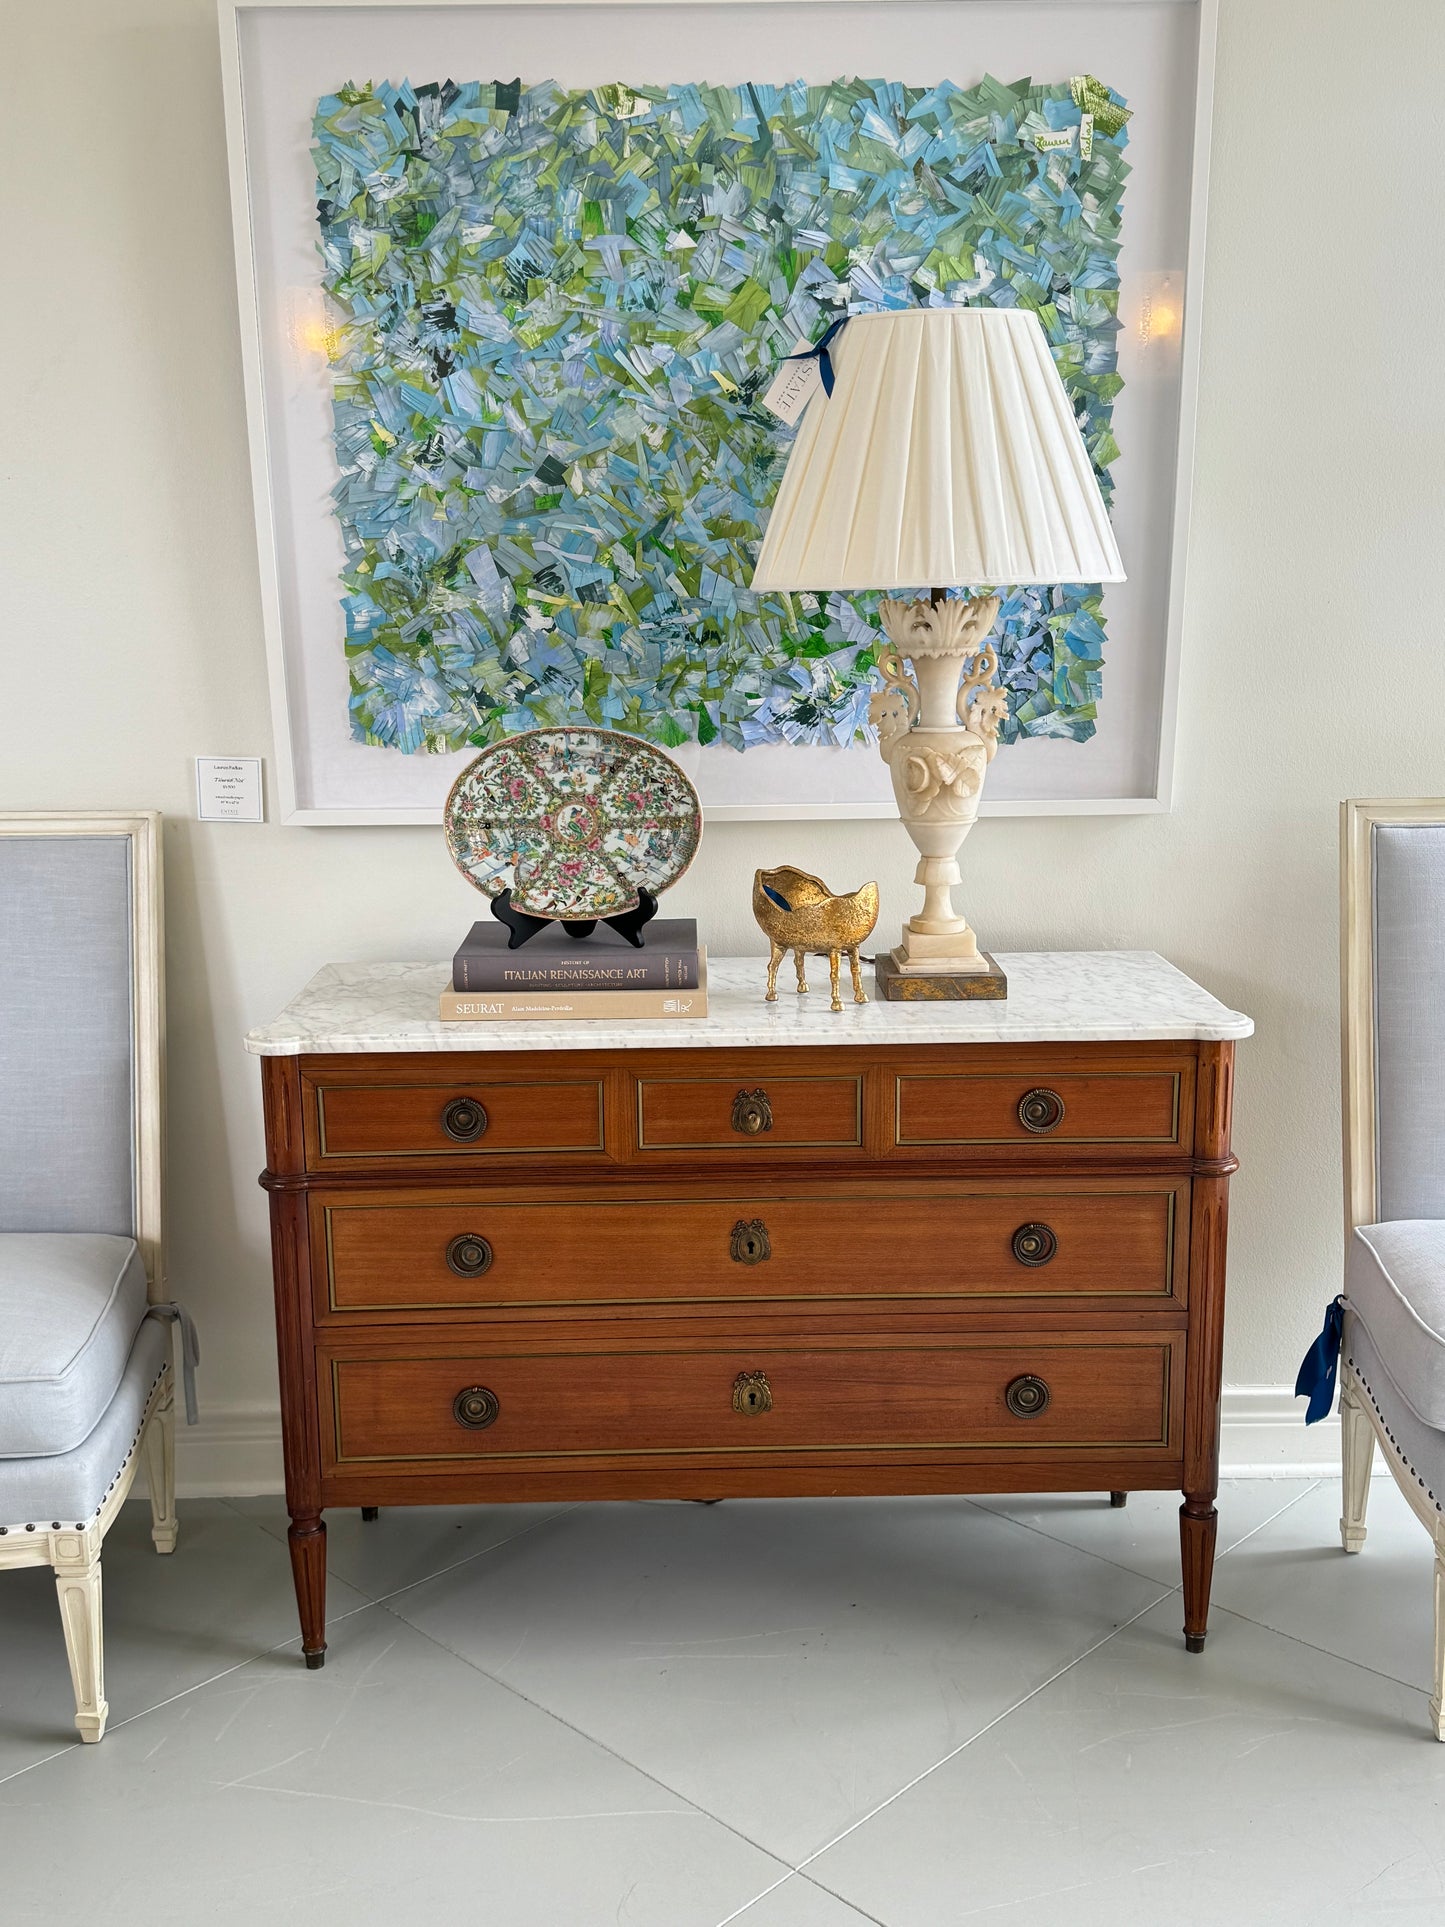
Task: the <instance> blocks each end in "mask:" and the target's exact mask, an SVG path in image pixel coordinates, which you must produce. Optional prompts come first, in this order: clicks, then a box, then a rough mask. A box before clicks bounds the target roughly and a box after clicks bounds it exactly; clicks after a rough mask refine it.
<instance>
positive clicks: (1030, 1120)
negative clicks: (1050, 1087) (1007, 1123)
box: [1019, 1090, 1064, 1135]
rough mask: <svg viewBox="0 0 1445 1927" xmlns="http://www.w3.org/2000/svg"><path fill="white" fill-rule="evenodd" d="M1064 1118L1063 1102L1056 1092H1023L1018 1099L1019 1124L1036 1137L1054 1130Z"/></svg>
mask: <svg viewBox="0 0 1445 1927" xmlns="http://www.w3.org/2000/svg"><path fill="white" fill-rule="evenodd" d="M1063 1116H1064V1100H1063V1099H1062V1098H1061V1097H1060V1096H1059V1094H1058V1092H1057V1091H1047V1090H1038V1091H1025V1092H1024V1094H1023V1096H1022V1097H1021V1098H1020V1099H1019V1123H1020V1124H1022V1125H1023V1127H1024V1129H1025V1130H1026V1131H1033V1132H1034V1133H1035V1134H1036V1135H1037V1134H1040V1133H1042V1132H1044V1131H1052V1130H1054V1129H1055V1128H1056V1127H1057V1126H1058V1125H1059V1124H1060V1123H1061V1122H1062V1121H1063Z"/></svg>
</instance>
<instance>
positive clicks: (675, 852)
mask: <svg viewBox="0 0 1445 1927" xmlns="http://www.w3.org/2000/svg"><path fill="white" fill-rule="evenodd" d="M442 822H443V825H444V826H445V829H446V838H447V848H448V849H449V850H450V851H451V853H452V861H453V862H454V863H455V864H456V866H457V868H458V869H459V870H460V871H461V872H462V874H463V876H465V877H466V879H467V880H468V882H469V883H474V884H475V885H476V886H477V888H478V889H479V890H484V891H485V892H486V894H487V895H488V896H489V897H495V896H499V895H500V894H501V892H502V891H503V890H508V889H509V890H510V891H511V893H512V895H511V902H512V905H513V907H514V908H515V909H518V910H522V911H525V912H526V913H527V915H529V916H533V917H554V918H559V919H563V920H565V921H567V922H584V921H586V920H587V919H589V918H594V917H615V916H619V915H621V914H622V913H623V912H625V911H628V910H634V909H636V907H637V902H638V896H637V892H638V890H639V888H641V889H646V890H650V891H651V892H652V893H653V895H654V896H658V895H660V894H661V892H662V891H664V890H665V889H667V888H668V886H669V885H670V884H673V883H676V882H677V879H678V878H679V877H680V876H681V875H682V873H683V871H684V870H685V869H686V868H687V866H688V864H689V863H691V862H692V859H693V857H694V856H695V855H696V854H697V846H698V844H699V842H700V841H701V839H702V805H701V803H699V801H698V796H697V791H696V790H695V789H694V788H693V786H692V784H691V783H690V782H689V781H688V780H687V778H686V776H684V775H683V773H682V771H681V770H680V769H679V768H678V766H677V764H676V763H674V762H673V760H672V758H671V757H670V756H665V755H664V754H663V753H662V751H661V750H660V749H655V748H654V747H653V746H652V744H651V743H645V742H643V741H642V740H641V739H640V738H639V737H636V736H623V735H621V734H620V733H619V732H618V731H617V730H613V729H529V730H526V731H525V732H524V733H523V734H522V735H520V736H508V737H507V738H506V739H505V741H503V742H500V743H493V744H492V746H491V748H490V749H484V750H483V751H482V753H481V755H480V756H479V757H477V759H476V761H475V762H473V763H468V765H467V767H466V768H465V769H464V770H463V771H462V773H461V775H460V776H459V777H458V778H457V780H456V782H455V783H453V785H452V788H451V794H450V795H449V796H448V797H447V801H446V809H445V810H444V811H443V814H442Z"/></svg>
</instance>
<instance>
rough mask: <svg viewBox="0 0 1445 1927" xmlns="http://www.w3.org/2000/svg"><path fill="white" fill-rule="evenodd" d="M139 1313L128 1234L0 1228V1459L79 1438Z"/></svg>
mask: <svg viewBox="0 0 1445 1927" xmlns="http://www.w3.org/2000/svg"><path fill="white" fill-rule="evenodd" d="M145 1314H146V1276H145V1267H144V1266H143V1265H142V1263H141V1260H140V1254H139V1252H138V1251H137V1250H136V1244H135V1240H134V1238H120V1237H113V1236H111V1235H109V1234H107V1233H101V1232H91V1231H10V1232H4V1233H0V1459H14V1458H49V1457H52V1456H54V1455H55V1454H57V1453H61V1452H71V1451H73V1450H74V1449H75V1447H76V1446H77V1445H81V1444H83V1443H84V1441H85V1440H86V1439H87V1438H88V1437H89V1436H90V1434H91V1433H92V1432H93V1431H94V1429H95V1427H96V1425H97V1424H98V1423H99V1421H100V1418H101V1415H102V1413H104V1411H105V1410H106V1408H107V1406H109V1404H110V1402H111V1400H112V1399H113V1398H114V1397H115V1394H116V1388H117V1387H118V1386H119V1384H120V1381H121V1375H122V1373H123V1372H124V1371H125V1365H126V1360H127V1359H128V1358H129V1357H130V1351H131V1346H132V1345H133V1344H134V1342H135V1335H136V1331H137V1328H138V1327H139V1325H140V1322H141V1320H142V1319H143V1318H144V1317H145Z"/></svg>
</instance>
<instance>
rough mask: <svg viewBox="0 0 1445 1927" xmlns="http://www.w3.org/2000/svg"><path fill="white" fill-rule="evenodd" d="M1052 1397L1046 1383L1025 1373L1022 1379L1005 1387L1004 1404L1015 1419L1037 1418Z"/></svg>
mask: <svg viewBox="0 0 1445 1927" xmlns="http://www.w3.org/2000/svg"><path fill="white" fill-rule="evenodd" d="M1050 1397H1051V1394H1050V1392H1049V1388H1048V1386H1047V1385H1045V1383H1044V1381H1043V1380H1042V1379H1041V1378H1035V1376H1034V1374H1033V1373H1032V1372H1025V1373H1024V1374H1023V1376H1022V1377H1021V1378H1015V1379H1011V1380H1010V1381H1009V1383H1008V1384H1007V1385H1006V1386H1005V1387H1004V1395H1003V1402H1004V1404H1005V1405H1007V1407H1008V1408H1009V1410H1010V1411H1011V1412H1012V1413H1013V1415H1014V1417H1015V1418H1037V1417H1038V1416H1039V1413H1040V1412H1042V1411H1043V1410H1044V1408H1045V1406H1046V1405H1047V1404H1048V1402H1049V1399H1050Z"/></svg>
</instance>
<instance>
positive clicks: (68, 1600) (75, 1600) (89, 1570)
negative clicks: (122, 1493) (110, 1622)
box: [55, 1532, 110, 1742]
mask: <svg viewBox="0 0 1445 1927" xmlns="http://www.w3.org/2000/svg"><path fill="white" fill-rule="evenodd" d="M55 1590H56V1594H57V1595H58V1597H59V1600H60V1623H61V1625H62V1626H63V1627H64V1628H65V1655H66V1658H67V1659H68V1660H69V1661H70V1682H71V1685H72V1686H73V1687H74V1688H75V1726H76V1731H77V1732H78V1733H79V1734H80V1737H81V1739H83V1740H87V1741H91V1742H94V1741H96V1740H99V1739H100V1737H101V1735H102V1734H103V1733H104V1732H105V1722H106V1720H107V1719H108V1718H109V1715H110V1707H109V1706H108V1705H107V1704H106V1698H105V1644H104V1627H103V1623H102V1619H101V1603H100V1536H99V1534H98V1533H90V1532H87V1533H85V1534H83V1535H81V1534H77V1535H74V1536H72V1535H71V1534H68V1533H66V1534H63V1535H62V1536H61V1537H60V1539H59V1540H58V1542H57V1545H56V1557H55Z"/></svg>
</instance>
